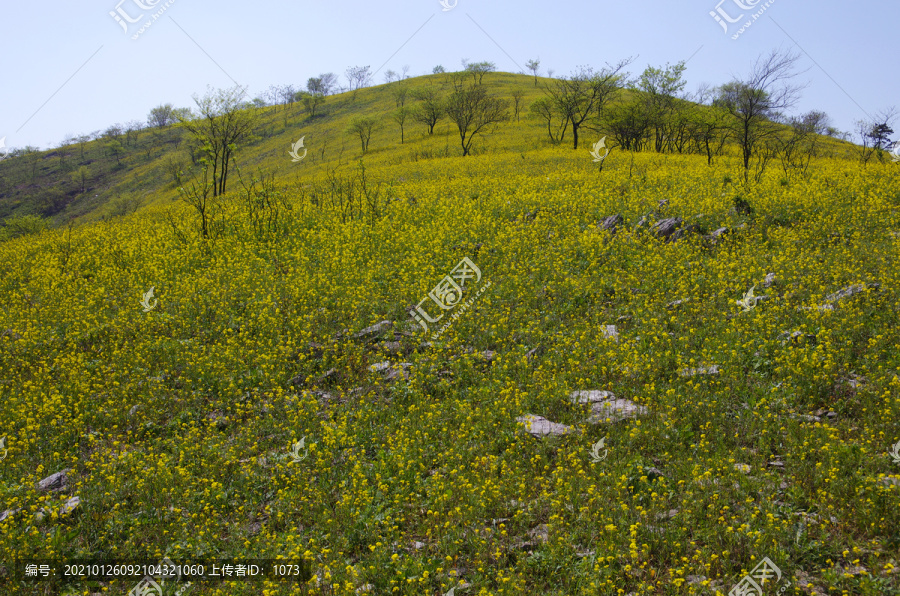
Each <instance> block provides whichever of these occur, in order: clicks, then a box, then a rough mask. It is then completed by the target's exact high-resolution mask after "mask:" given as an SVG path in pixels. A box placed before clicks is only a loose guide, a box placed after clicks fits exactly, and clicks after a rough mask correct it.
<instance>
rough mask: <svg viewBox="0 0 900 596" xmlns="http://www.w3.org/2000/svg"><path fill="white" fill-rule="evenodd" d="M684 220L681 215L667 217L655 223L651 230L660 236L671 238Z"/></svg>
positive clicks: (666, 238)
mask: <svg viewBox="0 0 900 596" xmlns="http://www.w3.org/2000/svg"><path fill="white" fill-rule="evenodd" d="M682 221H683V220H682V219H681V218H680V217H667V218H665V219H661V220H659V221H658V222H656V223H655V224H653V227H652V228H651V230H652V231H653V233H654V234H656V236H657V237H658V238H663V239H665V240H669V239H670V237H671V236H672V235H673V234H674V233H675V231H676V230H677V229H678V228H680V227H681V222H682ZM676 239H677V238H676Z"/></svg>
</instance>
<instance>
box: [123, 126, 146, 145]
mask: <svg viewBox="0 0 900 596" xmlns="http://www.w3.org/2000/svg"><path fill="white" fill-rule="evenodd" d="M143 128H144V123H143V122H141V121H140V120H129V121H128V122H126V123H125V143H126V144H128V145H133V144H134V143H136V142H137V138H138V133H139V132H140V131H141V130H143Z"/></svg>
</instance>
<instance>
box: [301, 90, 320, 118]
mask: <svg viewBox="0 0 900 596" xmlns="http://www.w3.org/2000/svg"><path fill="white" fill-rule="evenodd" d="M298 95H299V97H300V101H302V102H303V107H304V108H306V112H307V113H308V114H309V119H310V120H312V119H313V118H315V117H316V112H317V111H318V109H319V106H321V105H322V104H323V103H325V95H324V94H323V93H307V92H305V91H301V92H300V93H299V94H298Z"/></svg>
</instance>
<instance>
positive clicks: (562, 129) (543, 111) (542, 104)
mask: <svg viewBox="0 0 900 596" xmlns="http://www.w3.org/2000/svg"><path fill="white" fill-rule="evenodd" d="M528 111H529V112H530V113H531V115H532V116H534V117H536V118H539V119H541V120H543V121H544V122H545V123H546V124H547V134H548V135H549V136H550V142H551V143H561V142H562V140H563V139H564V138H565V136H566V129H567V128H568V127H569V120H568V118H562V124H560V125H558V126H557V127H556V129H555V132H554V127H553V119H554V118H555V117H556V110H554V108H553V102H552V101H550V98H549V97H539V98H537V99H536V100H534V101H533V102H531V105H530V106H529V107H528Z"/></svg>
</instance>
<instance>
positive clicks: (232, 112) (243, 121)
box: [181, 86, 256, 197]
mask: <svg viewBox="0 0 900 596" xmlns="http://www.w3.org/2000/svg"><path fill="white" fill-rule="evenodd" d="M243 96H244V89H243V88H241V87H238V86H235V87H232V88H230V89H219V90H217V91H208V92H207V94H206V95H205V96H203V97H202V98H201V97H197V96H196V95H195V96H194V101H195V102H196V103H197V108H198V111H199V115H197V116H196V117H191V118H186V119H182V120H181V125H182V126H183V127H184V128H185V129H187V130H188V132H190V133H191V135H192V136H193V137H194V139H195V140H196V141H197V142H198V144H199V146H200V147H201V148H202V151H203V153H204V154H205V155H204V158H203V160H201V161H202V162H203V163H204V166H205V168H204V169H207V168H212V180H211V183H212V191H213V197H216V196H218V195H220V194H223V193H224V192H225V190H226V186H227V183H228V168H229V166H230V165H231V162H232V160H233V158H234V153H235V151H237V148H238V145H239V143H241V142H243V141H245V140H247V139H248V138H249V136H250V134H251V133H252V131H253V127H254V125H255V124H256V114H255V112H254V111H253V110H250V109H247V106H246V105H245V104H244V103H243V102H242V100H241V98H242V97H243ZM205 187H206V182H205V178H204V188H205ZM204 192H205V191H204Z"/></svg>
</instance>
